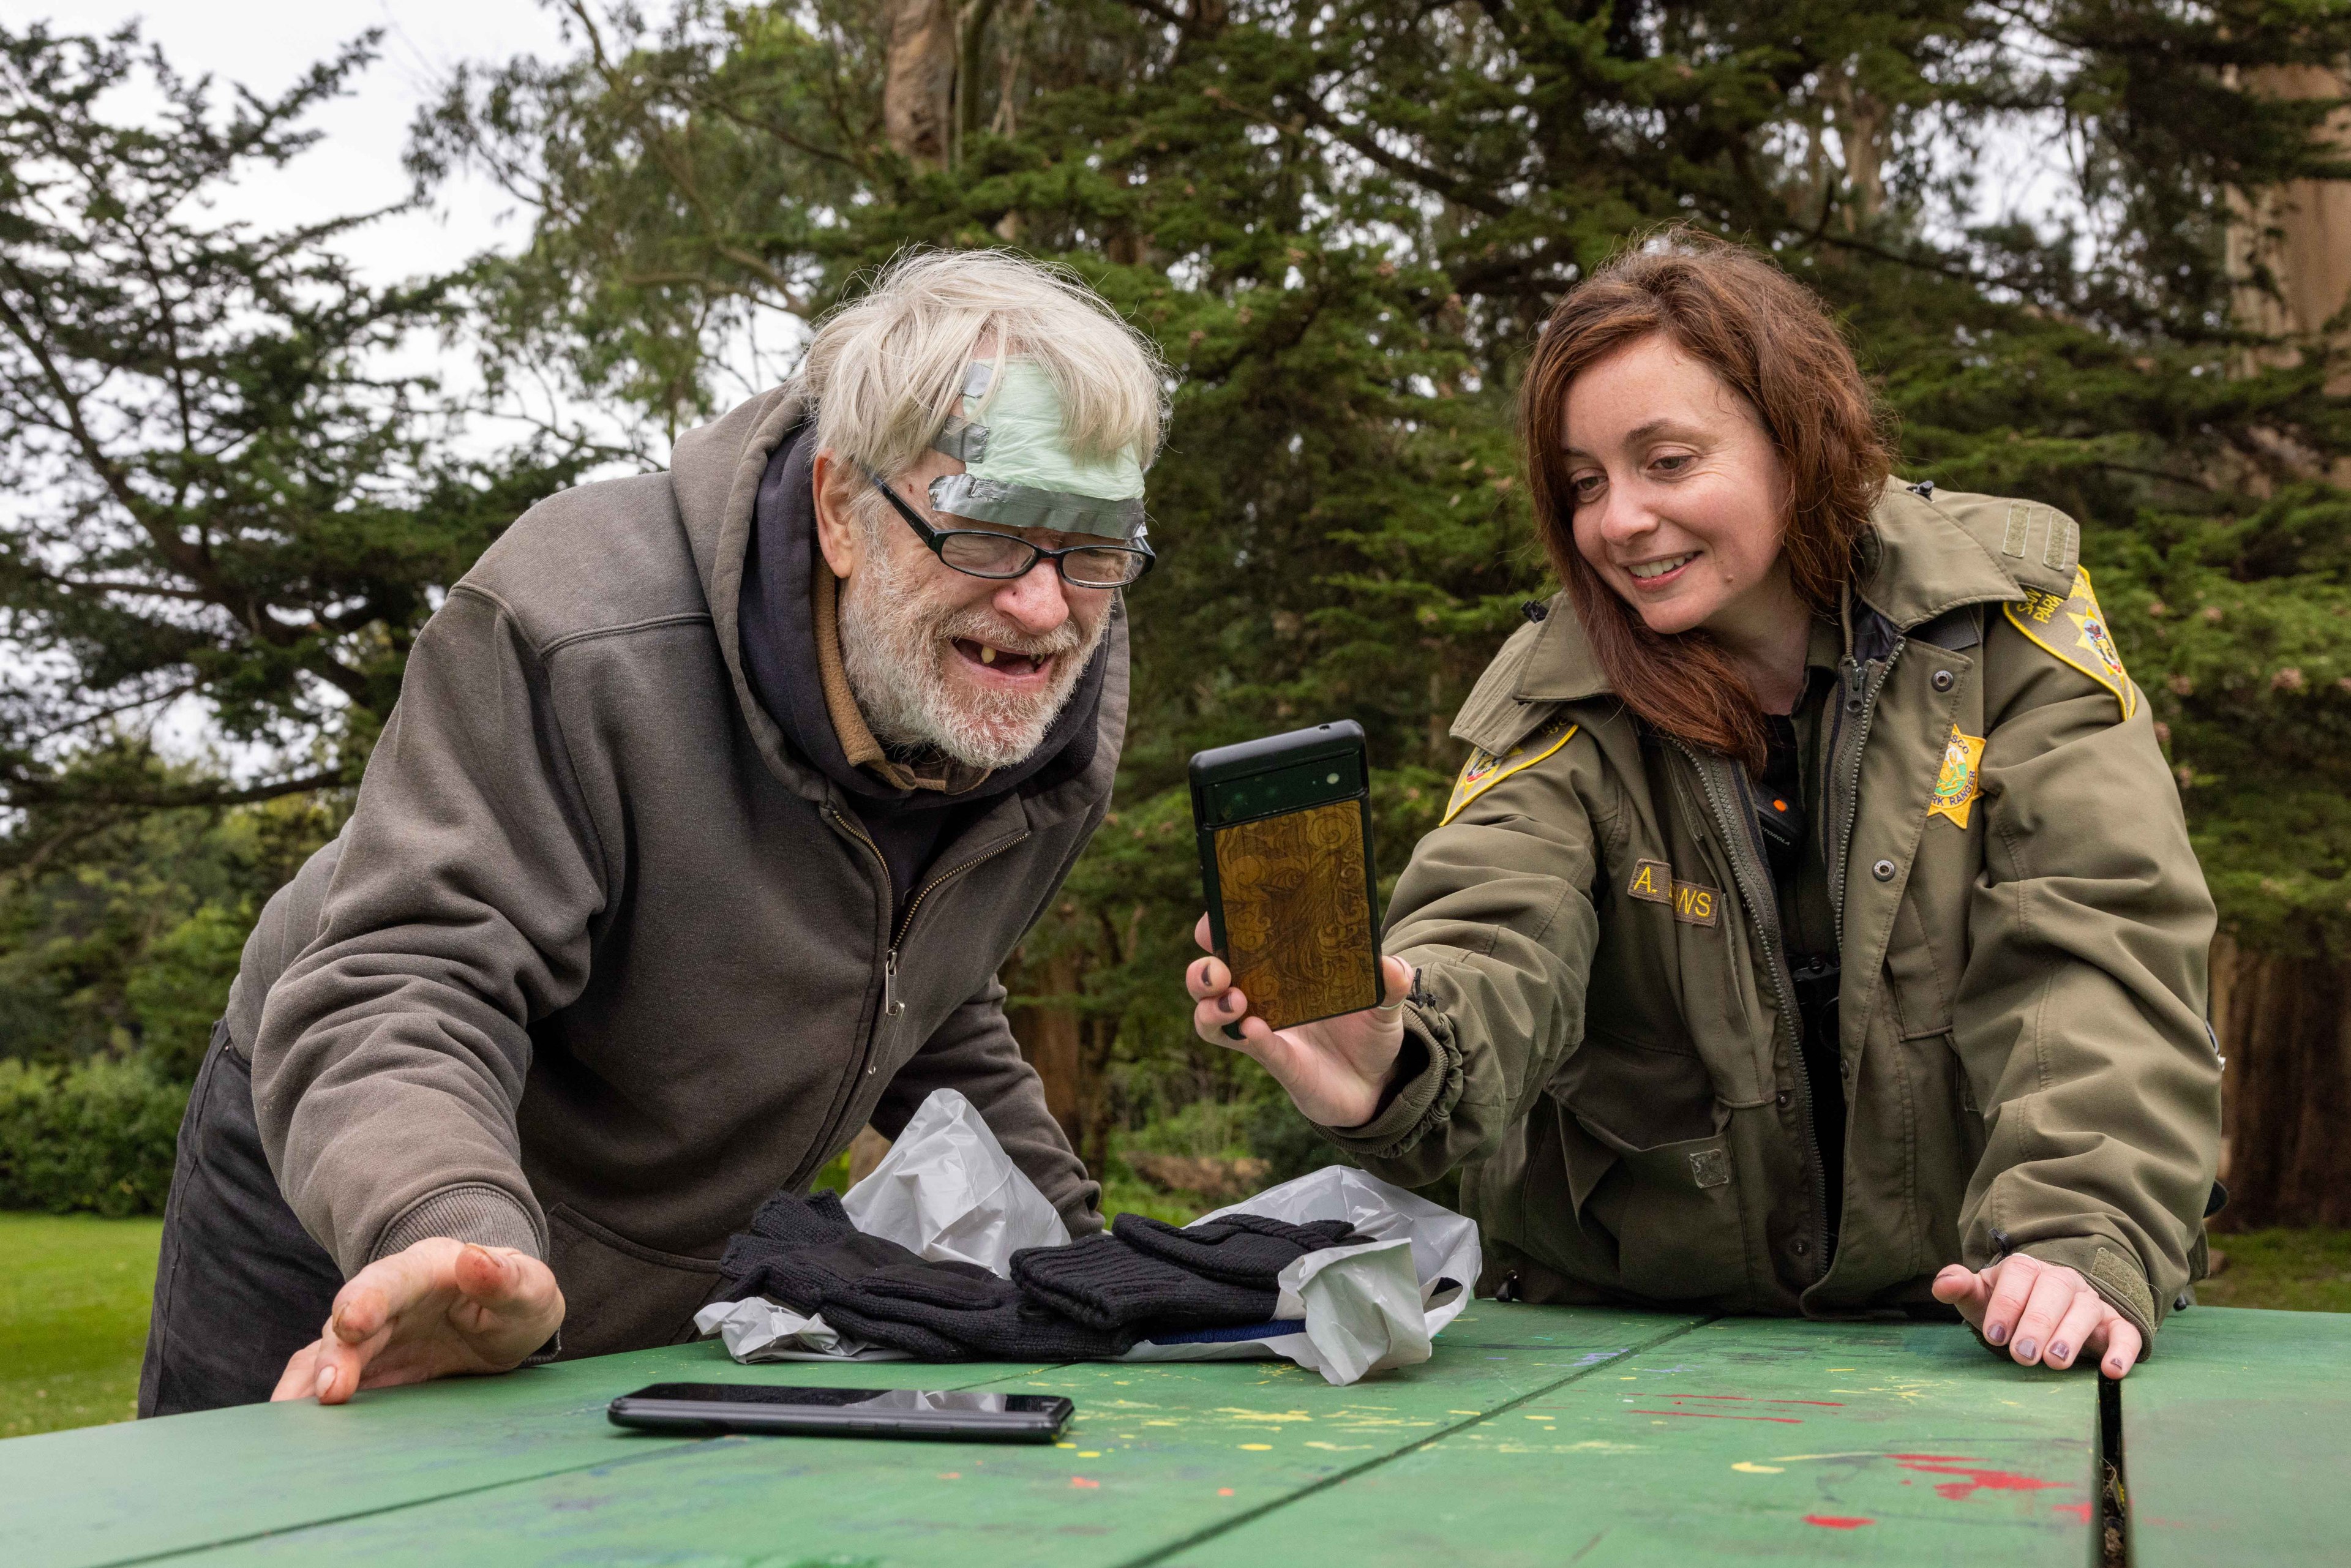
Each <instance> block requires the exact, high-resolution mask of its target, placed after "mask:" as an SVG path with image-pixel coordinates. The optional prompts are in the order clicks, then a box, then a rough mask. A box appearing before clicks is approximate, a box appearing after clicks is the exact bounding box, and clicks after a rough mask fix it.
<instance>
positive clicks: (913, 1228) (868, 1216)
mask: <svg viewBox="0 0 2351 1568" xmlns="http://www.w3.org/2000/svg"><path fill="white" fill-rule="evenodd" d="M841 1210H842V1212H843V1213H845V1214H847V1215H848V1216H849V1222H850V1223H851V1224H852V1225H854V1226H856V1227H857V1228H858V1229H860V1230H862V1231H863V1232H865V1234H866V1235H868V1236H886V1237H888V1238H889V1239H891V1240H893V1241H895V1242H897V1243H899V1244H900V1245H901V1246H904V1247H906V1248H908V1249H912V1250H913V1251H914V1252H915V1253H917V1254H919V1255H920V1256H922V1257H925V1258H927V1259H930V1260H933V1261H936V1262H954V1263H977V1264H978V1265H979V1266H980V1267H981V1268H983V1269H992V1270H995V1271H996V1272H997V1273H998V1274H1001V1275H1003V1276H1004V1277H1005V1278H1006V1279H1010V1278H1011V1277H1012V1255H1013V1254H1014V1253H1015V1252H1018V1251H1019V1250H1020V1249H1022V1248H1023V1247H1066V1246H1068V1245H1069V1244H1070V1228H1069V1227H1068V1226H1066V1225H1064V1224H1062V1223H1061V1215H1060V1214H1059V1213H1057V1212H1056V1211H1055V1210H1054V1207H1053V1206H1052V1205H1051V1204H1050V1203H1048V1202H1047V1201H1046V1200H1045V1195H1044V1194H1043V1193H1041V1192H1039V1191H1038V1190H1037V1184H1036V1183H1034V1182H1032V1181H1030V1180H1029V1178H1028V1176H1025V1175H1023V1174H1022V1173H1021V1170H1020V1167H1019V1166H1016V1165H1014V1164H1013V1163H1012V1156H1011V1155H1008V1154H1006V1153H1005V1152H1004V1145H1002V1144H999V1143H998V1142H997V1141H996V1134H994V1133H993V1132H991V1131H989V1129H988V1125H987V1122H986V1121H984V1120H982V1119H981V1117H980V1114H979V1113H978V1112H977V1111H975V1110H973V1109H972V1106H971V1102H970V1101H968V1100H967V1099H965V1098H964V1097H963V1096H962V1095H960V1094H958V1093H956V1092H955V1091H954V1090H952V1089H935V1090H933V1091H932V1092H931V1096H930V1098H929V1099H927V1100H925V1101H924V1102H923V1104H922V1108H921V1109H920V1110H918V1111H916V1112H915V1113H914V1119H913V1120H912V1121H910V1122H908V1123H907V1124H906V1130H905V1131H904V1132H903V1133H901V1134H898V1141H897V1142H896V1143H894V1144H893V1145H890V1152H889V1153H888V1154H887V1155H883V1159H882V1163H881V1164H880V1165H878V1166H874V1167H873V1170H872V1174H871V1175H869V1176H866V1178H865V1179H864V1180H863V1181H862V1182H859V1183H858V1184H857V1185H856V1186H852V1187H851V1188H850V1189H849V1190H848V1192H846V1193H844V1194H843V1195H842V1196H841Z"/></svg>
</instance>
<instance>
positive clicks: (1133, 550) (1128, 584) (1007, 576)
mask: <svg viewBox="0 0 2351 1568" xmlns="http://www.w3.org/2000/svg"><path fill="white" fill-rule="evenodd" d="M861 466H862V465H861ZM864 474H865V476H866V477H867V478H868V479H871V480H872V482H873V487H874V488H875V489H877V490H879V491H881V492H882V494H883V497H885V498H886V499H887V500H888V501H889V503H890V505H891V506H893V507H896V508H897V512H898V515H899V516H900V517H904V518H905V519H906V526H907V527H908V528H912V529H914V537H915V538H918V539H920V540H922V541H923V544H924V546H925V548H926V549H929V551H930V552H931V553H932V554H933V555H935V556H936V557H938V558H939V564H940V565H941V566H944V567H946V569H947V570H949V571H959V572H961V573H963V574H964V575H965V576H966V577H977V578H979V579H981V580H984V581H988V582H1010V581H1011V580H1014V579H1015V578H1022V577H1026V576H1028V575H1029V573H1030V572H1032V571H1034V570H1037V563H1038V562H1039V561H1042V560H1050V561H1051V562H1052V563H1053V570H1054V571H1055V572H1057V573H1059V574H1060V576H1061V580H1062V581H1063V582H1064V583H1066V584H1068V585H1069V586H1070V587H1071V588H1083V589H1089V590H1092V591H1094V592H1096V593H1107V592H1110V591H1113V590H1116V589H1121V588H1133V587H1134V585H1135V584H1136V583H1138V582H1141V581H1142V580H1144V577H1146V576H1148V575H1149V574H1150V571H1151V569H1152V568H1153V567H1155V566H1157V565H1158V564H1159V552H1158V551H1156V550H1155V549H1152V548H1151V541H1150V540H1148V539H1146V538H1144V537H1143V536H1142V535H1140V534H1137V535H1136V536H1135V538H1134V542H1133V543H1132V544H1123V545H1063V546H1062V547H1061V549H1046V548H1045V547H1044V546H1043V545H1036V544H1030V543H1029V541H1028V540H1027V539H1024V538H1021V537H1020V536H1019V534H1007V533H999V532H998V531H997V530H996V529H994V528H937V527H935V526H933V525H932V523H931V522H930V520H929V519H927V518H926V517H924V516H923V514H922V513H920V512H918V511H916V510H914V507H910V506H908V505H907V504H906V499H905V497H903V496H901V495H899V494H898V492H897V491H896V490H894V489H893V488H892V487H891V486H890V483H889V481H887V480H885V479H883V477H882V476H881V475H879V474H876V473H875V472H874V471H873V470H872V469H871V468H866V469H865V470H864ZM965 535H970V536H972V537H974V538H988V539H997V540H999V541H1001V540H1009V541H1011V542H1012V543H1014V544H1016V545H1019V546H1020V547H1021V548H1022V549H1026V550H1027V551H1028V552H1029V562H1028V564H1027V565H1026V566H1023V567H1022V568H1021V569H1020V570H1018V571H974V570H972V569H971V568H969V567H967V566H957V565H956V563H955V562H953V561H951V560H949V559H947V557H946V542H947V540H949V539H952V538H961V537H963V536H965ZM1086 550H1117V551H1119V552H1120V553H1121V554H1123V555H1132V556H1140V557H1142V558H1143V570H1141V571H1138V572H1136V573H1135V574H1134V576H1133V577H1130V578H1128V579H1127V580H1125V581H1124V582H1079V581H1077V580H1074V579H1072V578H1071V576H1070V569H1069V566H1068V564H1067V562H1066V560H1065V559H1064V558H1066V557H1069V556H1073V555H1077V554H1079V553H1081V552H1082V551H1086Z"/></svg>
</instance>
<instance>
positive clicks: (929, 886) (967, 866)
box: [793, 806, 1026, 1186]
mask: <svg viewBox="0 0 2351 1568" xmlns="http://www.w3.org/2000/svg"><path fill="white" fill-rule="evenodd" d="M824 814H825V816H826V817H827V818H828V819H830V820H831V822H832V825H833V827H834V828H835V829H837V830H838V831H841V832H843V833H845V834H847V835H848V836H849V837H851V838H852V839H855V840H856V841H858V842H859V843H861V844H863V845H864V846H865V848H866V850H867V851H868V852H870V853H872V856H873V863H874V866H875V868H876V869H877V870H879V871H880V872H881V873H882V894H883V898H884V899H885V900H886V901H887V902H886V903H884V904H883V908H885V909H886V908H888V907H890V905H891V904H895V903H896V902H897V899H898V889H897V884H896V883H894V882H893V881H892V880H891V876H890V862H889V860H888V858H887V857H886V856H884V855H883V853H882V847H881V846H880V845H879V844H876V843H875V842H874V841H873V836H872V834H871V833H868V832H867V831H865V830H864V828H863V827H862V826H860V825H859V824H858V823H856V822H854V821H851V820H850V819H849V817H848V816H847V815H846V814H844V813H843V812H841V810H838V809H837V808H835V807H832V806H827V807H826V808H825V809H824ZM1025 836H1026V835H1024V834H1019V833H1016V834H1013V835H1012V836H1011V837H1009V838H1007V839H1005V840H1003V841H1000V842H998V843H997V844H996V845H995V846H993V847H992V848H990V849H988V850H987V851H986V852H983V853H980V854H977V855H974V856H972V857H971V859H969V860H967V861H965V862H962V863H960V864H958V865H954V866H950V867H949V868H948V869H946V871H943V872H941V873H939V874H938V875H936V876H935V877H933V878H931V879H930V880H929V881H928V882H926V883H923V885H922V886H921V887H919V888H917V889H915V890H914V898H913V899H912V900H910V901H909V902H908V903H907V904H906V913H905V914H904V915H900V916H899V917H898V926H897V929H896V931H895V932H893V934H892V935H891V937H890V946H889V947H888V948H887V949H886V950H885V951H884V952H883V955H882V1011H881V1014H880V1016H879V1017H877V1018H875V1019H874V1020H873V1027H872V1030H869V1031H867V1033H866V1036H865V1044H864V1049H863V1050H862V1051H861V1052H860V1053H859V1055H858V1059H857V1066H856V1067H855V1069H853V1070H852V1074H851V1077H850V1084H851V1089H850V1092H849V1095H848V1098H847V1100H845V1101H844V1102H843V1104H842V1109H843V1111H844V1112H845V1111H846V1109H847V1107H848V1104H849V1103H852V1102H854V1101H855V1099H856V1098H857V1092H856V1088H855V1085H856V1082H857V1080H858V1079H860V1078H862V1077H864V1076H865V1075H866V1074H867V1073H868V1072H870V1071H872V1065H873V1047H874V1045H875V1043H876V1042H877V1041H879V1040H880V1039H881V1038H882V1030H883V1027H884V1023H883V1020H884V1019H894V1018H897V1017H899V1016H900V1015H902V1014H903V1013H904V1012H905V1010H906V1004H905V1003H904V1001H903V1000H901V999H900V998H899V996H898V954H899V951H900V949H901V948H903V947H904V946H905V943H906V933H907V932H908V931H910V930H912V929H913V928H914V915H915V913H916V912H917V911H918V910H920V909H921V908H922V907H923V901H924V900H925V899H926V898H928V897H930V895H931V894H934V893H935V892H937V891H938V889H939V887H940V885H941V884H942V883H948V882H952V881H953V880H955V879H956V877H959V876H961V875H962V874H963V873H966V872H967V871H969V870H971V869H972V867H974V866H977V865H980V864H982V863H984V862H987V861H991V860H993V859H995V858H996V857H997V856H998V855H1000V854H1002V853H1003V852H1005V851H1006V850H1008V849H1010V848H1011V847H1012V846H1013V845H1014V844H1017V843H1019V841H1020V840H1021V839H1022V838H1023V837H1025ZM840 1126H841V1118H840V1117H839V1116H836V1117H834V1119H833V1120H832V1122H831V1124H828V1125H827V1126H826V1128H825V1130H824V1136H823V1137H821V1138H820V1139H818V1140H817V1142H816V1145H815V1147H816V1148H818V1149H820V1150H822V1149H828V1148H831V1146H832V1140H833V1137H834V1135H835V1134H837V1133H838V1132H839V1131H840ZM813 1174H814V1172H813V1171H810V1172H808V1173H805V1174H801V1175H797V1176H795V1177H794V1179H793V1185H794V1186H798V1185H799V1183H800V1182H801V1181H804V1180H806V1179H807V1177H808V1176H810V1175H813Z"/></svg>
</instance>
